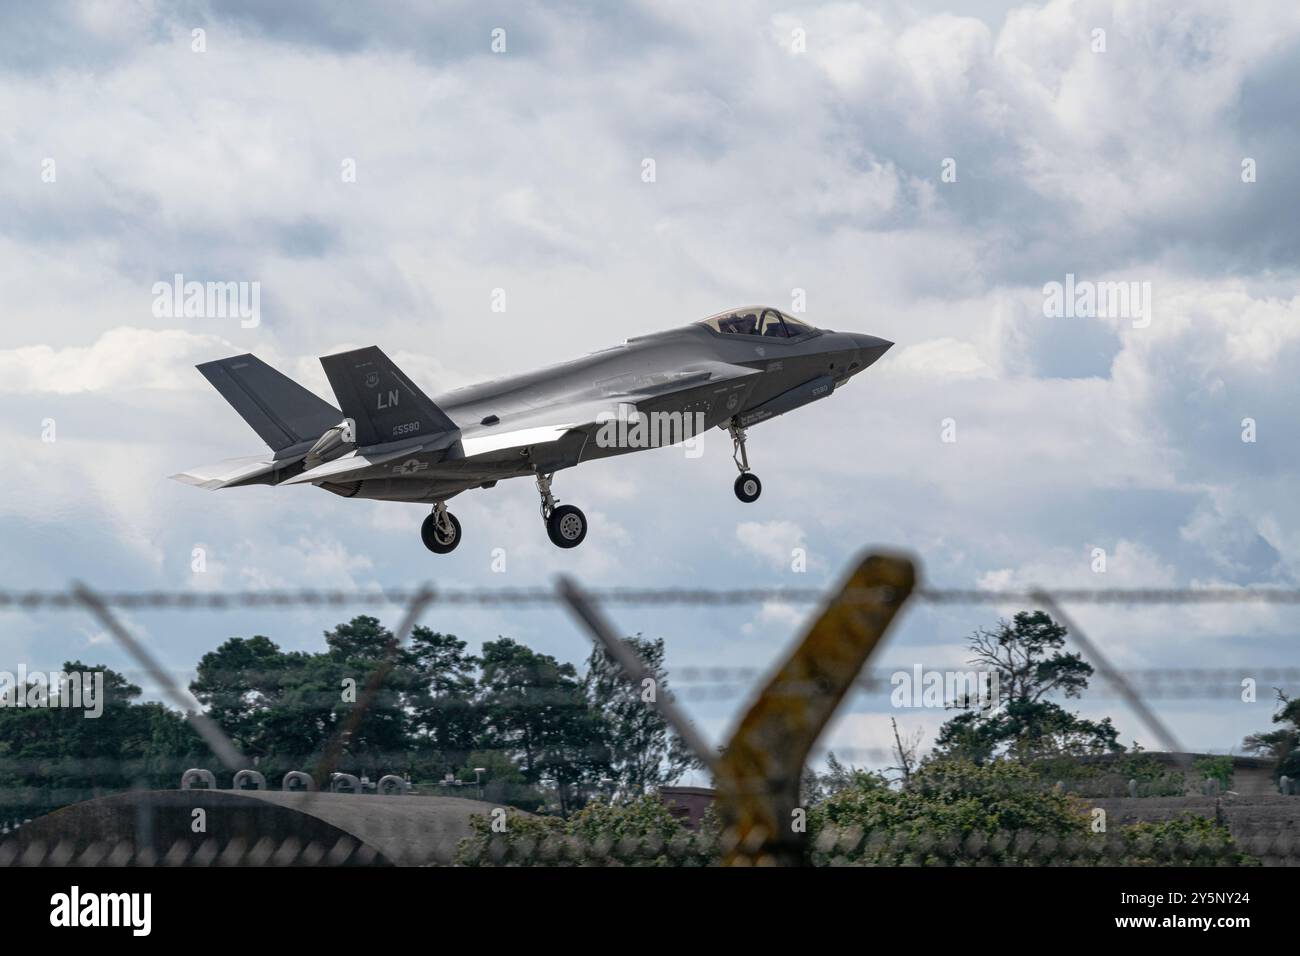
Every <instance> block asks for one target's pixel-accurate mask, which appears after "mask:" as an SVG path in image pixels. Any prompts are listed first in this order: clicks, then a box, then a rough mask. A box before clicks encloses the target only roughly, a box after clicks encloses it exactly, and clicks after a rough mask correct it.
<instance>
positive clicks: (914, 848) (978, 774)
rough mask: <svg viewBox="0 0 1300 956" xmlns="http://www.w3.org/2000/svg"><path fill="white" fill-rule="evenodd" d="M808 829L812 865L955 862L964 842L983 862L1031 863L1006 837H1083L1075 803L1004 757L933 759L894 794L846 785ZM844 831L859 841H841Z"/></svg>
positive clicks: (1028, 850) (1023, 847)
mask: <svg viewBox="0 0 1300 956" xmlns="http://www.w3.org/2000/svg"><path fill="white" fill-rule="evenodd" d="M809 832H810V833H811V834H812V838H813V846H814V851H813V861H814V863H817V864H819V865H824V864H827V863H857V864H868V865H886V866H888V865H899V864H942V863H945V862H950V861H951V862H958V861H957V860H956V859H955V858H956V857H959V856H960V855H961V853H962V852H963V848H964V847H966V848H969V841H972V840H974V841H979V842H981V844H987V845H982V846H981V848H980V851H979V855H980V857H981V859H982V860H984V861H987V862H1001V863H1020V862H1024V863H1029V862H1036V861H1037V860H1036V856H1041V853H1040V854H1035V853H1034V852H1033V850H1032V847H1030V846H1029V845H1027V844H1026V843H1025V842H1023V840H1021V841H1016V840H1011V839H1009V838H1008V835H1011V834H1016V833H1021V834H1029V833H1032V834H1033V835H1034V837H1035V839H1041V838H1042V837H1048V838H1050V839H1051V840H1052V841H1053V842H1054V843H1055V842H1057V841H1060V840H1062V839H1070V838H1073V839H1075V840H1077V841H1084V840H1086V839H1087V838H1088V836H1089V829H1088V818H1087V816H1086V813H1085V808H1084V806H1083V804H1082V803H1080V802H1079V801H1078V800H1077V799H1075V798H1074V797H1071V796H1068V795H1066V794H1063V793H1058V792H1056V791H1055V790H1052V789H1050V788H1044V786H1043V785H1042V781H1041V780H1040V779H1039V778H1038V777H1037V776H1036V775H1035V774H1034V773H1033V772H1032V771H1031V770H1030V769H1029V768H1027V767H1025V766H1023V765H1021V764H1018V763H1013V762H1011V761H1005V760H999V761H994V762H992V763H988V764H984V765H982V766H978V765H976V764H974V763H972V762H970V761H966V760H939V761H934V762H931V763H929V764H926V765H925V766H923V767H922V768H921V769H920V770H918V771H917V772H916V773H915V774H913V776H912V779H911V780H910V782H909V783H908V785H907V786H906V787H904V788H902V789H899V790H893V789H888V788H882V787H877V786H868V787H861V786H857V787H849V788H846V789H844V790H842V791H840V792H839V793H837V794H835V795H834V796H832V797H830V798H829V799H828V800H826V801H825V802H824V803H822V804H820V805H819V806H815V807H813V808H812V810H811V811H810V813H809ZM846 834H853V835H854V836H855V837H859V838H860V839H852V838H851V839H849V840H847V841H846V840H845V839H844V837H845V835H846Z"/></svg>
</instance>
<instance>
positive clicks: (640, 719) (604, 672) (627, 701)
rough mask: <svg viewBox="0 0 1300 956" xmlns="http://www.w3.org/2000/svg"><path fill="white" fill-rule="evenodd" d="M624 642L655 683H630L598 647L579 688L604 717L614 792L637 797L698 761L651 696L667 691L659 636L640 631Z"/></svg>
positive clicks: (605, 737)
mask: <svg viewBox="0 0 1300 956" xmlns="http://www.w3.org/2000/svg"><path fill="white" fill-rule="evenodd" d="M625 643H626V644H627V645H628V646H629V647H630V648H631V649H632V650H633V651H634V652H635V653H636V654H637V656H638V657H640V658H641V663H642V664H643V665H644V666H645V669H646V670H647V671H648V672H649V673H650V674H651V675H653V684H651V685H650V686H646V687H634V686H632V685H631V684H630V683H628V682H627V680H626V679H625V678H624V677H623V672H622V669H621V668H620V667H619V665H618V663H617V662H616V661H615V660H614V659H613V658H612V657H610V656H609V653H608V652H607V651H606V650H605V649H604V648H603V647H600V646H597V647H594V648H593V649H592V651H591V655H590V656H589V657H588V658H587V671H586V675H585V676H584V678H583V689H584V692H585V694H586V697H587V701H588V703H589V704H590V707H591V709H592V710H593V711H594V712H596V713H599V714H603V715H604V721H603V728H602V729H603V730H604V736H603V741H602V743H603V745H604V747H605V749H606V750H607V751H608V753H609V775H610V777H611V778H612V779H613V780H614V781H615V787H616V789H617V791H618V792H619V793H621V794H622V795H624V796H626V797H639V796H641V795H642V794H645V793H647V792H649V791H650V790H653V789H654V788H656V787H659V786H661V785H663V784H669V783H672V782H674V781H676V780H677V779H678V778H679V777H681V775H682V774H683V773H685V772H686V771H687V770H689V769H691V768H692V767H698V766H700V765H701V764H700V762H699V759H698V758H696V757H695V755H694V754H692V753H691V752H690V750H689V749H688V748H687V747H686V745H685V743H683V742H682V740H681V738H680V737H678V736H677V734H676V733H674V732H673V731H672V729H671V728H670V727H669V726H668V721H666V720H665V719H664V718H663V715H662V714H660V713H659V711H658V710H656V709H655V707H654V703H653V700H654V697H650V696H649V695H655V697H657V696H658V695H660V694H664V695H667V694H669V690H668V672H667V670H666V668H665V667H664V642H663V639H662V638H656V639H655V640H649V639H647V638H644V637H642V636H641V635H639V634H638V635H637V636H635V637H629V638H628V639H627V640H626V641H625Z"/></svg>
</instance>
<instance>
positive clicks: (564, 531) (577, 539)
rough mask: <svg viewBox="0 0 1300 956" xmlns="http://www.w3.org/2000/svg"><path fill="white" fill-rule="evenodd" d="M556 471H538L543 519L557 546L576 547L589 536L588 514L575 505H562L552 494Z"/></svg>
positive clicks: (538, 490) (538, 489) (549, 535)
mask: <svg viewBox="0 0 1300 956" xmlns="http://www.w3.org/2000/svg"><path fill="white" fill-rule="evenodd" d="M553 474H554V472H541V471H539V472H537V493H538V494H540V495H541V496H542V520H543V521H545V522H546V536H547V537H548V538H550V539H551V543H552V544H553V545H555V546H556V547H557V548H576V547H577V546H578V545H580V544H582V539H583V538H585V537H587V516H586V515H584V514H583V513H582V512H581V511H580V510H578V509H577V508H575V507H574V506H573V505H561V504H557V503H556V501H555V496H554V495H552V494H551V476H552V475H553Z"/></svg>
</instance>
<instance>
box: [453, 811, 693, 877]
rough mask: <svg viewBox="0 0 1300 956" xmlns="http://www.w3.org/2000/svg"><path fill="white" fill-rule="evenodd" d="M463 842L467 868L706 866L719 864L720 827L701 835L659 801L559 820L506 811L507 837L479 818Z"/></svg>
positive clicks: (461, 849) (461, 858)
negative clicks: (716, 848) (716, 850)
mask: <svg viewBox="0 0 1300 956" xmlns="http://www.w3.org/2000/svg"><path fill="white" fill-rule="evenodd" d="M470 825H471V826H472V827H473V830H474V833H473V835H472V836H469V837H467V838H466V839H464V840H462V841H461V844H460V846H459V848H458V850H457V854H456V862H457V863H459V864H462V865H464V866H493V865H523V866H572V865H585V866H611V865H613V866H618V865H630V866H704V865H708V864H710V863H713V862H716V856H715V854H714V840H715V833H716V824H714V823H713V821H712V816H711V815H709V816H708V817H706V819H705V823H704V825H703V826H702V827H701V829H700V832H699V833H695V832H692V831H691V830H690V829H688V828H687V827H686V826H685V825H683V824H682V823H681V821H679V820H678V819H677V818H676V817H675V816H673V815H672V813H671V812H670V811H669V809H668V808H667V807H666V806H664V804H663V802H662V801H661V800H660V799H659V798H658V797H655V796H644V797H640V798H638V799H636V800H632V801H630V802H628V803H625V804H621V805H611V804H608V803H599V802H596V803H590V804H588V805H587V806H586V807H584V808H583V809H582V810H580V811H578V812H577V813H575V814H574V815H573V816H571V817H569V818H568V819H567V820H561V819H559V818H557V817H529V816H524V815H522V814H518V813H510V812H507V815H506V817H505V827H504V832H501V833H496V832H493V830H492V818H491V817H488V816H475V817H473V818H471V821H470Z"/></svg>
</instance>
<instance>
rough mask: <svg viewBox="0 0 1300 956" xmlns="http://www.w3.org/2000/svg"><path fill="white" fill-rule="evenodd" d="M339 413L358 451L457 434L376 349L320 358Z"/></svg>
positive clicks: (400, 371) (444, 415)
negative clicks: (350, 424) (348, 424)
mask: <svg viewBox="0 0 1300 956" xmlns="http://www.w3.org/2000/svg"><path fill="white" fill-rule="evenodd" d="M320 363H321V365H322V366H323V367H324V369H325V375H326V376H327V377H328V378H329V380H330V387H331V388H333V389H334V394H335V396H336V397H337V398H338V400H339V405H340V406H341V407H342V409H343V414H344V415H346V416H347V417H348V418H350V419H352V421H353V423H354V425H355V428H356V431H355V434H356V443H357V446H358V447H361V448H368V447H371V446H374V445H383V444H386V443H388V442H393V441H404V440H406V439H427V438H432V437H434V436H437V435H444V434H446V433H447V432H451V431H455V430H456V423H455V422H453V421H452V420H451V419H450V418H448V417H447V415H446V414H445V413H444V412H443V410H442V409H441V408H439V407H438V406H437V405H435V404H434V403H433V402H432V401H431V400H430V399H429V397H428V396H427V395H425V394H424V393H423V392H422V391H420V390H419V389H418V388H416V387H415V384H414V383H412V381H411V380H410V379H409V378H407V377H406V376H405V375H404V374H403V373H402V370H401V369H399V368H398V367H397V366H396V365H394V364H393V363H392V360H391V359H389V357H388V356H387V355H385V354H384V353H383V351H382V350H381V349H380V348H379V347H378V346H374V345H371V346H369V347H367V348H364V349H356V350H355V351H352V352H340V353H339V354H337V355H326V356H325V357H323V358H322V359H321V360H320Z"/></svg>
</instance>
